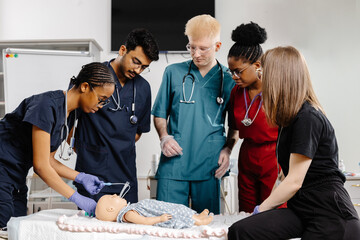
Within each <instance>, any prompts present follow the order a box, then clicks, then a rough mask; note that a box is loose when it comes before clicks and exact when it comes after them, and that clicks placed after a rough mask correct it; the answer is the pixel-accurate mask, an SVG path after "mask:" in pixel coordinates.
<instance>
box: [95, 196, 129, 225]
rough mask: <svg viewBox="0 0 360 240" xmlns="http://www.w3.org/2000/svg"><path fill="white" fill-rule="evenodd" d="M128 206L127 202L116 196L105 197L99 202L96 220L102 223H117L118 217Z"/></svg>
mask: <svg viewBox="0 0 360 240" xmlns="http://www.w3.org/2000/svg"><path fill="white" fill-rule="evenodd" d="M126 205H127V202H126V200H125V199H123V198H121V197H119V196H118V195H116V194H114V195H104V196H102V197H101V198H100V199H99V201H98V202H97V205H96V210H95V215H96V218H97V219H99V220H102V221H111V222H116V218H117V215H118V214H119V212H120V210H121V209H123V208H124V207H125V206H126Z"/></svg>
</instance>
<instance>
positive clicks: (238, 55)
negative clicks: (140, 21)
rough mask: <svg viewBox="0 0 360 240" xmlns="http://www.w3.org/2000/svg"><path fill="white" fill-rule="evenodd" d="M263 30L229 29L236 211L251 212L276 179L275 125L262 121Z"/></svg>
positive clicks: (252, 25)
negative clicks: (236, 154) (237, 143)
mask: <svg viewBox="0 0 360 240" xmlns="http://www.w3.org/2000/svg"><path fill="white" fill-rule="evenodd" d="M266 38H267V36H266V31H265V29H264V28H261V27H260V26H259V25H258V24H256V23H253V22H250V23H248V24H241V25H240V26H238V27H237V28H236V29H235V30H233V32H232V40H233V41H235V43H234V45H233V46H232V47H231V49H230V51H229V54H228V65H229V70H230V73H231V74H232V78H233V80H234V81H235V84H236V85H235V87H234V88H233V90H232V92H231V97H230V111H229V127H230V128H231V129H234V130H238V133H239V134H238V136H236V135H234V139H235V141H237V140H238V138H241V139H243V142H242V144H241V148H240V153H239V158H238V169H239V173H238V196H239V211H245V212H252V211H253V209H254V207H255V206H256V205H258V204H260V203H261V202H262V201H264V200H265V199H266V198H267V197H268V196H269V195H270V193H271V191H272V188H273V186H274V184H275V181H276V178H277V171H278V169H277V161H276V153H275V149H276V139H277V136H278V132H277V131H278V129H277V127H271V126H269V124H268V123H267V121H266V117H265V112H264V109H263V105H262V103H263V98H262V83H261V73H262V70H261V63H260V57H261V56H262V54H263V50H262V48H261V46H260V44H262V43H264V42H265V40H266Z"/></svg>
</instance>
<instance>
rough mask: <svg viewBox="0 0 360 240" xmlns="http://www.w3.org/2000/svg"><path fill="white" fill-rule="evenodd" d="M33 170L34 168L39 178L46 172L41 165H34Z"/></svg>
mask: <svg viewBox="0 0 360 240" xmlns="http://www.w3.org/2000/svg"><path fill="white" fill-rule="evenodd" d="M33 168H34V172H35V173H36V174H37V175H39V176H41V174H42V172H44V170H43V169H44V168H43V167H42V166H41V165H40V164H34V165H33Z"/></svg>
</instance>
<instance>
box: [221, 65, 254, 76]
mask: <svg viewBox="0 0 360 240" xmlns="http://www.w3.org/2000/svg"><path fill="white" fill-rule="evenodd" d="M250 66H251V65H248V66H247V67H246V68H244V69H242V70H240V71H239V70H238V69H236V70H234V71H231V70H230V69H228V70H226V72H227V73H229V74H230V75H231V76H232V77H234V76H235V77H236V78H240V77H241V73H242V72H244V71H245V70H246V69H247V68H248V67H250Z"/></svg>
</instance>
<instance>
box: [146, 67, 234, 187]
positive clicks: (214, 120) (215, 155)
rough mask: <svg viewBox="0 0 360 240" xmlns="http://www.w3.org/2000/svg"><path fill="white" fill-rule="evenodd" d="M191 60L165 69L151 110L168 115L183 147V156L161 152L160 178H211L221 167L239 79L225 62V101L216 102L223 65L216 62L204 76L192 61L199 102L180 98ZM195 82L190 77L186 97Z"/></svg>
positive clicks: (158, 114)
mask: <svg viewBox="0 0 360 240" xmlns="http://www.w3.org/2000/svg"><path fill="white" fill-rule="evenodd" d="M190 63H191V61H186V62H182V63H176V64H172V65H170V66H168V67H167V68H166V69H165V72H164V75H163V80H162V83H161V86H160V89H159V92H158V94H157V97H156V100H155V103H154V106H153V109H152V112H151V113H152V115H154V116H155V117H160V118H164V119H168V125H167V130H168V133H169V135H173V136H174V139H175V140H176V141H177V142H178V143H179V145H180V146H181V147H182V149H183V155H182V156H174V157H171V158H168V157H166V156H165V155H163V154H161V158H160V163H159V167H158V170H157V173H156V178H166V179H173V180H188V181H197V180H207V179H210V178H211V177H212V176H214V173H215V171H216V169H217V168H218V167H219V166H218V160H219V154H220V151H221V149H222V147H223V146H224V144H225V140H226V132H225V128H224V122H225V116H226V111H227V109H228V103H229V99H230V93H231V90H232V88H233V87H234V85H235V83H234V81H233V80H232V78H231V75H230V74H228V73H227V72H226V67H224V66H223V65H221V68H222V69H223V74H224V82H223V94H222V95H223V96H222V97H223V98H224V103H223V104H221V105H220V104H218V103H217V102H216V98H217V97H218V96H219V95H220V88H221V71H220V68H219V66H218V65H215V66H214V67H213V68H212V69H211V70H210V71H209V72H208V73H207V74H206V75H205V77H202V76H201V74H200V72H199V69H198V68H197V67H196V66H195V64H192V66H191V71H190V72H191V73H192V74H193V76H195V85H194V92H193V96H192V99H191V100H194V101H195V103H180V100H184V97H183V84H182V83H183V78H184V76H185V75H186V74H187V72H188V70H189V66H190ZM192 83H193V81H192V78H191V77H189V76H188V77H186V80H185V95H186V100H189V97H190V95H191V91H192V86H193V84H192Z"/></svg>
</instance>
